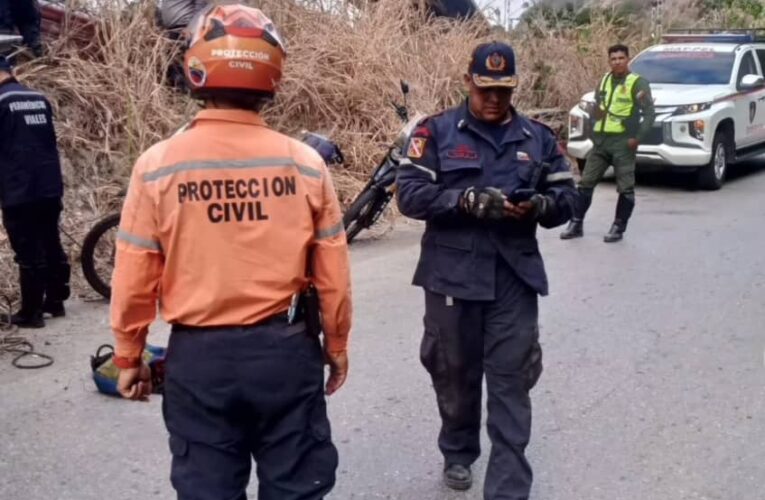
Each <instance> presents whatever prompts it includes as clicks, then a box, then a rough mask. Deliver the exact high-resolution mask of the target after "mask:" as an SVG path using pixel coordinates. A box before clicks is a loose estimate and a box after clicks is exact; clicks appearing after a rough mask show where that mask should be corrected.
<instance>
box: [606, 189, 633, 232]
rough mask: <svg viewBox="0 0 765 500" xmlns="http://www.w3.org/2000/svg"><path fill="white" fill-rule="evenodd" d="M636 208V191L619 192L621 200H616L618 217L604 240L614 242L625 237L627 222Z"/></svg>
mask: <svg viewBox="0 0 765 500" xmlns="http://www.w3.org/2000/svg"><path fill="white" fill-rule="evenodd" d="M634 209H635V193H621V194H619V201H617V202H616V217H615V218H614V223H613V224H612V225H611V229H610V230H609V231H608V234H606V235H605V236H604V237H603V241H605V242H606V243H614V242H616V241H620V240H621V239H622V238H623V237H624V232H625V231H626V230H627V222H628V221H629V220H630V217H631V216H632V211H633V210H634Z"/></svg>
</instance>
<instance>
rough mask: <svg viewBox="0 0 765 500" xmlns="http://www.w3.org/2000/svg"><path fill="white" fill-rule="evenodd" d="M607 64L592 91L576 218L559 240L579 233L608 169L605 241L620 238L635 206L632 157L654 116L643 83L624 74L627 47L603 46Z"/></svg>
mask: <svg viewBox="0 0 765 500" xmlns="http://www.w3.org/2000/svg"><path fill="white" fill-rule="evenodd" d="M608 60H609V64H610V65H611V71H610V72H609V73H606V75H605V76H604V77H603V78H602V79H601V80H600V85H598V88H597V89H596V90H595V108H594V117H593V118H594V120H595V123H594V125H593V134H592V138H593V139H592V142H593V148H592V150H591V151H590V153H589V154H588V155H587V162H586V163H585V166H584V171H583V172H582V178H581V180H580V181H579V203H578V205H577V209H576V214H575V215H574V217H573V219H571V222H570V223H569V225H568V227H567V228H566V230H565V231H563V233H561V235H560V237H561V239H564V240H569V239H573V238H579V237H581V236H583V235H584V216H585V215H586V214H587V210H588V209H589V208H590V204H591V203H592V195H593V192H594V191H595V187H596V186H597V185H598V183H599V182H600V181H601V179H602V178H603V175H604V174H605V173H606V170H608V166H609V165H613V166H614V173H615V174H616V186H617V190H618V191H619V200H618V201H617V202H616V214H615V216H614V222H613V224H612V225H611V229H610V230H609V231H608V233H607V234H606V235H605V236H604V238H603V240H604V241H605V242H606V243H614V242H617V241H620V240H621V239H622V237H623V236H624V232H625V231H626V230H627V222H628V221H629V219H630V217H631V216H632V211H633V210H634V208H635V156H636V152H637V148H638V145H639V144H640V141H641V140H643V138H645V136H646V135H647V134H648V133H649V132H650V130H651V127H652V126H653V123H654V120H655V118H656V112H655V110H654V106H653V98H652V97H651V87H650V85H649V83H648V81H647V80H646V79H645V78H643V77H641V76H639V75H637V74H635V73H631V72H630V70H629V66H628V63H629V48H627V47H626V46H624V45H614V46H612V47H609V49H608ZM641 118H642V120H641Z"/></svg>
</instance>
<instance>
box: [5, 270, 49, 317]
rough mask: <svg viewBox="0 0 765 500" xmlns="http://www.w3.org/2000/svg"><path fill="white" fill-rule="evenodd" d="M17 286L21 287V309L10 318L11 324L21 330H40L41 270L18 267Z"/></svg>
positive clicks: (42, 282) (42, 287)
mask: <svg viewBox="0 0 765 500" xmlns="http://www.w3.org/2000/svg"><path fill="white" fill-rule="evenodd" d="M19 284H20V285H21V309H20V310H19V312H18V313H16V314H14V315H13V316H11V323H13V324H14V325H18V326H19V327H22V328H42V327H43V326H45V322H44V321H43V317H42V305H43V295H44V294H45V282H44V281H43V273H42V268H36V267H20V268H19Z"/></svg>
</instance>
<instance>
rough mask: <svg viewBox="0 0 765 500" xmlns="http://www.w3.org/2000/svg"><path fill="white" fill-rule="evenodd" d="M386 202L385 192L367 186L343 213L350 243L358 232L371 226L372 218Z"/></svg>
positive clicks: (346, 233)
mask: <svg viewBox="0 0 765 500" xmlns="http://www.w3.org/2000/svg"><path fill="white" fill-rule="evenodd" d="M384 202H385V197H384V195H383V193H380V192H379V191H378V190H377V189H375V188H367V189H366V190H365V191H363V192H362V193H361V194H359V196H357V197H356V199H355V200H353V203H351V206H349V207H348V210H346V211H345V213H344V214H343V226H345V235H346V238H347V240H348V243H350V242H351V241H353V239H354V238H355V237H356V236H358V234H359V233H360V232H361V231H362V230H364V229H367V228H368V227H369V225H370V224H371V218H372V217H373V216H374V214H375V213H376V212H377V211H378V210H379V209H380V205H381V204H382V203H384Z"/></svg>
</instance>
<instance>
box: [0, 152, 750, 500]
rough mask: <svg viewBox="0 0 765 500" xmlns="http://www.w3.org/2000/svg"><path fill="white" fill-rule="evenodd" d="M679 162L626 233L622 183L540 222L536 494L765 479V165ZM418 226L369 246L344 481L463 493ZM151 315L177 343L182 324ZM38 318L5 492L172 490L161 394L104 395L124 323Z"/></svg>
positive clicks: (586, 498) (698, 487)
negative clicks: (439, 401) (563, 223)
mask: <svg viewBox="0 0 765 500" xmlns="http://www.w3.org/2000/svg"><path fill="white" fill-rule="evenodd" d="M682 182H683V181H682V179H679V178H672V177H666V176H662V177H659V178H652V179H649V180H648V182H647V183H646V182H644V183H642V184H641V186H640V187H639V191H638V206H637V210H636V214H635V218H634V220H633V222H632V223H631V225H630V228H629V233H628V235H627V238H626V240H625V241H623V242H622V243H620V244H616V245H606V244H604V243H603V242H602V234H603V232H605V231H606V229H607V228H608V225H609V223H610V220H611V216H612V210H613V207H614V204H615V200H616V197H615V194H614V192H613V191H614V185H613V184H605V185H602V186H601V187H600V188H599V189H598V191H597V193H596V198H595V202H594V207H593V209H592V211H591V214H590V217H589V218H588V220H587V222H586V232H587V234H586V237H585V238H584V239H581V240H577V241H573V242H562V241H560V240H559V239H558V232H559V230H555V231H544V232H542V234H540V240H541V247H542V250H543V254H544V257H545V259H546V262H547V267H548V272H549V274H550V282H551V287H552V294H551V295H550V296H549V297H547V298H545V299H543V300H542V302H541V304H542V307H541V326H542V343H543V348H544V352H545V373H544V375H543V376H542V379H541V381H540V383H539V385H538V386H537V388H535V389H534V391H533V401H534V409H535V416H534V429H533V437H532V443H531V445H530V447H529V450H528V454H529V457H530V460H531V463H532V465H533V467H534V470H535V474H536V477H535V485H534V490H533V496H532V498H533V499H535V500H685V499H688V500H690V499H706V500H713V499H714V500H761V499H765V486H764V485H763V482H764V481H765V372H764V371H763V361H764V360H763V347H764V345H765V336H764V335H763V323H764V321H763V319H765V313H763V310H762V305H763V297H765V232H763V220H765V202H764V201H763V198H764V197H763V193H764V192H765V170H759V169H758V168H756V167H755V166H749V167H748V168H745V169H744V172H743V174H740V175H739V176H737V178H735V179H733V180H731V181H730V182H729V184H728V185H727V186H726V187H725V188H724V189H723V190H721V191H718V192H711V193H709V192H697V191H690V190H687V189H685V188H684V187H683V184H682ZM420 231H421V228H420V226H418V225H417V224H408V223H406V222H405V221H403V220H400V221H398V222H397V223H396V227H395V230H394V231H392V232H389V233H388V234H386V235H385V236H383V237H382V238H381V239H377V240H375V241H370V240H366V241H365V240H361V241H359V242H358V244H355V245H354V246H353V250H352V254H353V274H354V297H355V328H354V332H353V344H352V358H351V362H352V371H351V376H350V379H349V381H348V384H347V385H346V386H345V387H344V388H343V390H342V391H341V392H340V393H339V394H338V395H336V396H335V397H333V398H331V401H330V412H331V417H332V422H333V432H334V438H335V440H336V442H337V444H338V447H339V449H340V456H341V465H340V469H339V471H338V483H337V487H336V489H335V490H334V492H333V493H332V495H331V497H330V498H332V499H400V500H456V499H465V500H477V499H480V498H482V494H481V487H480V481H479V484H477V485H476V486H475V487H474V488H473V489H472V490H471V491H470V492H467V493H462V494H456V493H452V492H448V491H447V490H445V489H444V488H443V487H442V486H441V485H440V472H441V459H440V456H439V454H438V451H437V448H436V433H437V431H438V416H437V411H436V406H435V398H434V395H433V394H432V390H431V387H430V384H429V380H428V378H427V376H426V374H425V371H424V369H422V367H421V366H420V364H419V359H418V345H419V337H420V334H421V316H422V309H423V300H422V294H421V292H420V290H418V289H416V288H413V287H411V286H410V285H409V282H410V278H411V274H412V271H413V268H414V265H415V262H416V258H417V254H418V238H419V233H420ZM761 294H762V295H761ZM154 331H155V333H154V334H153V337H152V338H153V341H154V342H155V343H159V344H162V343H163V342H164V341H165V340H166V331H167V327H166V326H165V325H157V328H155V329H154ZM28 338H29V339H30V340H31V341H33V342H34V343H35V345H36V346H37V347H38V349H39V350H41V351H43V352H46V353H49V354H51V355H53V356H54V357H55V358H56V363H55V365H54V366H52V367H50V368H46V369H43V370H38V371H22V370H17V369H14V368H11V367H10V359H9V357H8V356H7V355H6V356H3V357H2V358H0V499H2V500H17V499H18V500H21V499H24V500H43V499H45V500H49V499H67V500H68V499H72V500H102V499H110V500H122V499H125V500H128V499H136V498H139V499H147V498H161V499H169V498H173V492H172V489H171V487H170V484H169V481H168V479H167V477H168V466H169V453H168V451H167V445H166V439H165V431H164V427H163V425H162V420H161V414H160V409H161V405H160V399H161V398H158V397H155V398H153V400H152V401H151V402H150V403H148V404H136V403H128V402H124V401H120V400H115V399H110V398H106V397H103V396H100V395H98V394H97V393H95V391H94V387H93V385H92V383H91V381H90V379H89V372H88V356H89V355H90V354H91V353H92V352H94V351H95V349H96V347H98V345H99V344H101V343H103V342H109V341H110V334H109V330H108V327H107V307H106V305H104V304H103V303H97V302H87V301H79V302H73V303H72V304H71V306H70V314H69V317H67V318H66V319H64V320H54V321H51V322H50V325H49V327H48V328H46V329H45V330H43V331H34V332H33V333H29V334H28ZM486 444H487V443H486ZM487 450H488V444H487V446H486V447H485V452H484V455H483V456H482V457H481V459H479V462H478V463H477V464H476V474H477V476H478V477H479V478H480V477H481V476H482V473H483V471H484V468H485V463H486V462H485V461H486V456H487V453H486V451H487ZM251 489H252V491H253V492H254V491H255V487H254V485H253V488H251ZM252 498H255V495H252Z"/></svg>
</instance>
